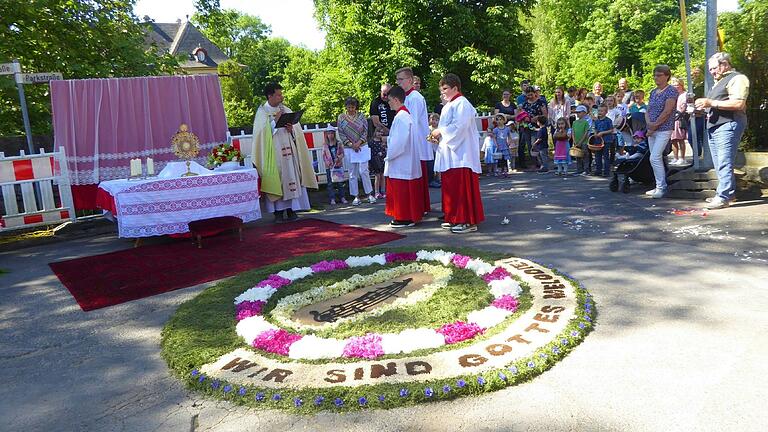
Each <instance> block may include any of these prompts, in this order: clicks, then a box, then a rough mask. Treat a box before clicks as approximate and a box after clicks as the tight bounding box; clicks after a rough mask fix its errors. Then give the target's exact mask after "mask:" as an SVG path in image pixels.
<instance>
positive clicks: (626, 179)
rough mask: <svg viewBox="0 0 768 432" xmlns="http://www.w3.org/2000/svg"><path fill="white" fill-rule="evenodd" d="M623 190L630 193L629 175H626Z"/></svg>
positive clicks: (622, 185) (622, 184)
mask: <svg viewBox="0 0 768 432" xmlns="http://www.w3.org/2000/svg"><path fill="white" fill-rule="evenodd" d="M621 192H622V193H629V177H624V182H623V183H621Z"/></svg>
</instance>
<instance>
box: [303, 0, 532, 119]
mask: <svg viewBox="0 0 768 432" xmlns="http://www.w3.org/2000/svg"><path fill="white" fill-rule="evenodd" d="M528 4H529V2H527V1H523V2H509V1H501V0H488V1H483V2H454V1H448V0H416V1H402V0H398V1H390V2H377V1H371V0H352V1H348V0H344V1H342V0H315V7H316V14H317V17H318V20H319V21H320V23H321V27H322V28H323V29H324V30H325V31H326V32H327V35H328V36H327V43H328V44H329V45H330V46H331V47H333V49H335V50H338V51H339V53H340V55H341V56H342V58H343V59H344V60H345V64H346V65H353V66H354V67H353V68H349V70H348V71H349V73H351V74H352V80H351V81H350V82H351V83H352V85H351V86H350V87H352V88H357V89H359V93H357V94H356V96H358V97H359V98H360V99H361V100H365V101H368V100H370V99H371V98H372V97H373V96H374V95H375V93H376V91H377V90H378V87H379V85H380V84H381V83H382V82H386V81H388V82H393V81H394V71H395V70H396V69H398V68H399V67H402V66H410V67H412V68H413V69H414V71H415V73H416V74H417V75H419V76H421V77H422V82H423V85H422V87H423V88H424V87H425V88H424V90H425V91H424V93H425V96H426V97H427V100H428V104H429V106H434V105H435V104H436V103H437V102H438V93H437V85H436V84H437V82H438V81H439V79H440V77H441V76H442V74H444V73H445V72H449V71H450V72H454V73H456V74H458V75H459V76H460V77H461V78H462V92H463V93H464V94H466V95H467V96H468V97H469V98H470V99H471V100H473V102H475V103H476V104H482V103H484V102H490V101H491V100H493V101H495V99H496V98H498V91H499V87H500V86H502V85H504V84H507V83H510V82H511V80H512V74H513V72H514V71H516V70H517V69H520V68H523V67H525V66H526V65H527V56H525V55H521V53H525V52H528V50H529V49H530V43H529V42H528V38H526V37H521V34H522V33H523V32H522V31H521V30H520V28H519V24H518V18H517V17H518V12H519V11H520V10H522V9H523V8H525V7H527V6H528ZM347 67H349V66H347ZM342 74H344V72H342Z"/></svg>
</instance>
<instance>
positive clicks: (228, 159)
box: [208, 143, 243, 170]
mask: <svg viewBox="0 0 768 432" xmlns="http://www.w3.org/2000/svg"><path fill="white" fill-rule="evenodd" d="M242 160H243V154H242V153H240V150H238V149H237V148H236V147H235V146H233V145H232V144H227V143H224V144H219V145H217V146H216V147H214V148H213V149H211V154H209V155H208V167H209V168H212V169H216V168H220V169H223V170H228V169H229V170H231V169H237V167H239V166H240V161H242Z"/></svg>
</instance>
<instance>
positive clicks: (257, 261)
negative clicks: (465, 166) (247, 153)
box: [49, 219, 403, 311]
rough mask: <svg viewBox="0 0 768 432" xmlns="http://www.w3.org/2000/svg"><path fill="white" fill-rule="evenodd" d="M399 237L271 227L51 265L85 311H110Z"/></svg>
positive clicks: (326, 225)
mask: <svg viewBox="0 0 768 432" xmlns="http://www.w3.org/2000/svg"><path fill="white" fill-rule="evenodd" d="M402 237H403V236H402V235H400V234H395V233H389V232H383V231H376V230H371V229H365V228H356V227H352V226H349V225H339V224H336V223H333V222H326V221H322V220H317V219H304V220H300V221H298V222H293V223H287V224H281V225H270V226H263V227H257V228H251V229H245V230H244V231H243V241H242V242H240V241H238V238H237V234H229V233H224V234H221V235H218V236H216V237H210V238H206V239H204V240H203V249H198V248H197V247H196V246H194V245H193V244H192V243H191V241H190V240H180V241H177V242H173V243H168V244H161V245H150V246H144V247H139V248H131V249H126V250H122V251H119V252H112V253H108V254H103V255H95V256H90V257H85V258H78V259H73V260H69V261H61V262H55V263H51V264H49V265H50V267H51V269H52V270H53V272H54V273H56V276H58V277H59V279H60V280H61V282H62V283H63V284H64V286H66V287H67V289H68V290H69V292H70V293H72V296H73V297H74V298H75V300H77V303H78V304H79V305H80V307H81V308H82V309H83V310H84V311H90V310H94V309H99V308H103V307H107V306H113V305H116V304H120V303H125V302H127V301H131V300H136V299H140V298H144V297H149V296H153V295H156V294H161V293H164V292H168V291H173V290H177V289H179V288H186V287H190V286H194V285H197V284H201V283H204V282H209V281H212V280H216V279H221V278H224V277H227V276H232V275H235V274H237V273H240V272H243V271H246V270H250V269H252V268H255V267H261V266H265V265H268V264H273V263H276V262H279V261H283V260H285V259H288V258H291V257H294V256H297V255H303V254H306V253H311V252H318V251H324V250H330V249H347V248H357V247H365V246H373V245H377V244H381V243H386V242H389V241H392V240H397V239H399V238H402Z"/></svg>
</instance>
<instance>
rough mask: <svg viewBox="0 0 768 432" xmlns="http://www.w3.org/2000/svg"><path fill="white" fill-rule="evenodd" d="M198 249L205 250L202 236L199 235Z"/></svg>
mask: <svg viewBox="0 0 768 432" xmlns="http://www.w3.org/2000/svg"><path fill="white" fill-rule="evenodd" d="M197 248H198V249H202V248H203V237H202V236H201V235H200V234H198V235H197Z"/></svg>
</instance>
